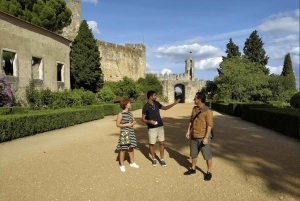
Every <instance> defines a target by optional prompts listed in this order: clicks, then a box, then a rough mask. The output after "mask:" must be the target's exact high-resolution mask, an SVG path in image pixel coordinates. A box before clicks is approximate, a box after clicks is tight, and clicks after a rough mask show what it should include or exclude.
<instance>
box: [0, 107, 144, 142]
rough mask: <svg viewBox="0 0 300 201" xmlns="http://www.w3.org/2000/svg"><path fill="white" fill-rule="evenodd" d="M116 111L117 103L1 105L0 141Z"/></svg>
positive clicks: (117, 108)
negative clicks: (49, 107)
mask: <svg viewBox="0 0 300 201" xmlns="http://www.w3.org/2000/svg"><path fill="white" fill-rule="evenodd" d="M131 105H132V107H131V110H137V109H140V108H142V107H143V105H144V103H143V102H136V103H135V102H133V103H131ZM17 111H19V112H17ZM120 111H121V108H120V106H119V104H101V105H89V106H82V107H72V108H64V109H57V110H30V111H28V110H26V109H24V108H23V110H22V109H21V108H14V107H12V108H5V109H4V108H1V110H0V114H5V115H0V142H5V141H9V140H13V139H17V138H21V137H25V136H30V135H34V134H37V133H42V132H46V131H51V130H55V129H60V128H65V127H68V126H73V125H76V124H80V123H84V122H88V121H93V120H96V119H101V118H103V117H104V116H106V115H115V114H118V113H119V112H120ZM1 112H2V113H1ZM26 112H27V113H26Z"/></svg>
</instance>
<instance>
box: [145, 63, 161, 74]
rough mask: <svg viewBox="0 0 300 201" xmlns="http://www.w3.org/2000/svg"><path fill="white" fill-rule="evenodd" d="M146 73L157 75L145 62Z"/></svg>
mask: <svg viewBox="0 0 300 201" xmlns="http://www.w3.org/2000/svg"><path fill="white" fill-rule="evenodd" d="M146 73H152V74H159V73H158V71H155V70H153V67H152V66H151V65H150V64H149V63H147V62H146Z"/></svg>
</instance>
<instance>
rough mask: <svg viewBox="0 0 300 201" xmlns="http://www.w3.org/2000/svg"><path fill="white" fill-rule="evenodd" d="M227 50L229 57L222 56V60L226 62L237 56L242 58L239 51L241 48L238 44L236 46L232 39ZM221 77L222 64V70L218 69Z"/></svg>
mask: <svg viewBox="0 0 300 201" xmlns="http://www.w3.org/2000/svg"><path fill="white" fill-rule="evenodd" d="M226 47H227V49H226V51H225V52H226V53H227V57H223V56H222V60H223V61H224V60H225V59H229V58H232V57H235V56H238V57H240V56H241V52H240V51H239V46H237V45H236V44H234V43H233V42H232V39H231V38H230V39H229V43H227V45H226ZM217 70H218V73H219V75H221V74H222V63H221V64H220V68H217Z"/></svg>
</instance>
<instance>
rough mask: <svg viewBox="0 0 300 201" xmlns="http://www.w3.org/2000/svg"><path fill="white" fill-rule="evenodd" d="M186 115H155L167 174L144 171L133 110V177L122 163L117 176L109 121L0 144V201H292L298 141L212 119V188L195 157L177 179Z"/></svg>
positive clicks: (298, 184) (143, 143) (146, 163)
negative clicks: (162, 137) (192, 169)
mask: <svg viewBox="0 0 300 201" xmlns="http://www.w3.org/2000/svg"><path fill="white" fill-rule="evenodd" d="M192 107H193V104H188V103H185V104H177V105H176V106H174V107H173V108H171V109H169V110H167V111H161V116H162V117H163V121H164V126H165V135H166V141H165V160H166V163H167V167H162V166H160V165H158V166H157V167H152V166H151V161H150V157H149V151H148V140H147V129H146V126H145V125H144V124H143V123H142V121H141V110H136V111H133V115H134V117H135V118H136V120H137V122H138V124H137V125H136V126H135V131H136V136H137V141H138V147H139V150H135V152H134V154H135V161H136V163H137V164H138V165H140V168H139V169H135V168H131V167H129V163H128V161H126V163H125V165H126V172H121V171H120V169H119V161H118V153H117V152H116V151H115V149H116V145H117V141H118V135H119V128H117V127H116V125H115V120H116V115H114V116H106V117H105V118H104V119H101V120H96V121H92V122H88V123H84V124H80V125H76V126H71V127H68V128H64V129H60V130H55V131H51V132H46V133H41V134H38V135H35V136H31V137H26V138H22V139H17V140H13V141H10V142H5V143H1V144H0V200H1V201H2V200H3V201H19V200H21V201H23V200H24V201H27V200H28V201H52V200H62V201H66V200H75V201H77V200H78V201H98V200H101V201H102V200H118V201H119V200H164V201H168V200H172V201H177V200H178V201H181V200H184V201H189V200H195V201H196V200H197V201H199V200H213V201H215V200H217V201H218V200H255V201H257V200H264V201H267V200H270V201H273V200H288V201H290V200H300V166H299V163H300V146H299V142H298V140H297V139H293V138H290V137H286V136H283V135H281V134H279V133H276V132H274V131H272V130H269V129H266V128H263V127H261V126H258V125H255V124H253V123H250V122H246V121H243V120H241V119H240V118H238V117H233V116H228V115H223V114H220V113H218V112H216V111H214V121H215V126H214V133H215V138H214V139H213V140H212V153H213V169H212V175H213V177H212V180H211V181H204V180H203V178H204V174H203V173H204V172H206V163H205V161H204V160H203V158H202V156H201V154H200V155H199V160H198V164H197V165H198V166H197V172H196V174H194V175H189V176H185V175H183V173H184V172H185V171H186V170H187V169H188V168H189V167H190V160H189V140H187V139H186V138H185V133H186V129H187V124H188V119H189V116H190V113H191V108H192ZM156 153H157V155H159V152H158V145H157V144H156ZM126 159H127V160H129V157H128V155H127V156H126Z"/></svg>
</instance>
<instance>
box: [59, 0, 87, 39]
mask: <svg viewBox="0 0 300 201" xmlns="http://www.w3.org/2000/svg"><path fill="white" fill-rule="evenodd" d="M66 5H67V7H68V8H69V9H70V10H71V11H72V17H71V18H72V21H71V24H70V25H69V26H67V27H64V28H63V33H62V34H61V36H63V37H65V38H67V39H69V40H71V41H73V40H74V39H75V37H76V35H77V33H78V30H79V27H80V24H81V19H82V18H81V2H80V1H79V0H68V1H67V2H66Z"/></svg>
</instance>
